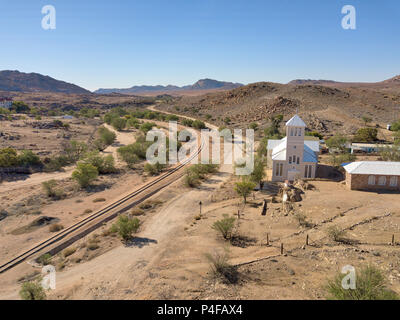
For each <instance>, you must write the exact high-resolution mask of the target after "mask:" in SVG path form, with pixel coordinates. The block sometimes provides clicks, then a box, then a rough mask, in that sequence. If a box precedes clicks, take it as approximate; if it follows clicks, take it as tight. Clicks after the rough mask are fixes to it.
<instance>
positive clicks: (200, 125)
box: [192, 120, 206, 130]
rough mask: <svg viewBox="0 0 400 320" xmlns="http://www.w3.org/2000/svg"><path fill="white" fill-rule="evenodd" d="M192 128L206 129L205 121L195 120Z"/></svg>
mask: <svg viewBox="0 0 400 320" xmlns="http://www.w3.org/2000/svg"><path fill="white" fill-rule="evenodd" d="M192 127H193V128H195V129H198V130H201V129H205V128H206V124H205V123H204V122H203V121H200V120H194V121H193V123H192Z"/></svg>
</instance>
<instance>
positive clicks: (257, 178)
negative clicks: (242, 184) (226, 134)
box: [250, 157, 266, 186]
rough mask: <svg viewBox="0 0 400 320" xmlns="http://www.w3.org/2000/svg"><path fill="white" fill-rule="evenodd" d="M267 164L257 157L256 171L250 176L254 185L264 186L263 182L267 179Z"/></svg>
mask: <svg viewBox="0 0 400 320" xmlns="http://www.w3.org/2000/svg"><path fill="white" fill-rule="evenodd" d="M264 168H265V164H264V161H263V160H262V158H261V157H256V158H255V159H254V169H253V172H252V173H251V174H250V180H251V181H252V182H254V183H259V184H260V186H262V180H263V179H264V178H265V176H266V173H265V170H264Z"/></svg>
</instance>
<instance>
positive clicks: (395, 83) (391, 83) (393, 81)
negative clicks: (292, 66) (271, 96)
mask: <svg viewBox="0 0 400 320" xmlns="http://www.w3.org/2000/svg"><path fill="white" fill-rule="evenodd" d="M288 84H289V85H290V84H291V85H320V86H326V87H336V88H348V87H358V88H360V87H366V88H377V89H384V88H386V89H393V88H400V75H398V76H395V77H393V78H390V79H388V80H384V81H380V82H339V81H333V80H311V79H307V80H306V79H296V80H293V81H290V82H289V83H288Z"/></svg>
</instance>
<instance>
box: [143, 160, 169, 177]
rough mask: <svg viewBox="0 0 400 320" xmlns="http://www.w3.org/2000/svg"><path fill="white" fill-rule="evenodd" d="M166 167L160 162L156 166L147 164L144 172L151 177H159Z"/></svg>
mask: <svg viewBox="0 0 400 320" xmlns="http://www.w3.org/2000/svg"><path fill="white" fill-rule="evenodd" d="M164 167H165V165H162V164H160V163H159V162H156V163H155V164H150V163H146V164H145V165H144V171H145V172H147V173H149V174H151V175H157V174H159V173H160V172H161V171H162V170H163V169H164Z"/></svg>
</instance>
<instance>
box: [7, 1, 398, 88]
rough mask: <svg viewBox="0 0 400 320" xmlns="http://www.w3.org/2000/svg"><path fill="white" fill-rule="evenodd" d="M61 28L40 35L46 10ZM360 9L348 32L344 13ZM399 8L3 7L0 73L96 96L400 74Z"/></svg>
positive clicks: (299, 4)
mask: <svg viewBox="0 0 400 320" xmlns="http://www.w3.org/2000/svg"><path fill="white" fill-rule="evenodd" d="M48 4H50V5H53V6H54V7H55V8H56V29H55V30H43V29H42V27H41V20H42V17H43V15H42V13H41V9H42V7H43V6H44V5H48ZM347 4H351V5H353V6H354V7H355V8H356V10H357V29H356V30H344V29H343V28H342V26H341V20H342V17H343V16H344V15H343V14H342V13H341V9H342V7H343V6H344V5H347ZM399 35H400V1H399V0H382V1H381V0H346V1H342V0H140V1H139V0H129V1H128V0H126V1H123V0H112V1H111V0H108V1H105V0H80V1H77V0H45V1H41V0H1V1H0V39H1V43H2V45H1V50H0V70H4V69H11V70H20V71H23V72H38V73H42V74H46V75H49V76H52V77H54V78H56V79H60V80H64V81H68V82H73V83H75V84H77V85H80V86H82V87H84V88H87V89H89V90H95V89H97V88H99V87H103V88H104V87H105V88H109V87H112V88H114V87H118V88H119V87H122V88H123V87H130V86H132V85H141V84H150V85H155V84H163V85H166V84H176V85H186V84H191V83H194V82H195V81H197V80H198V79H200V78H206V77H207V78H214V79H218V80H225V81H233V82H242V83H251V82H256V81H274V82H282V83H286V82H288V81H290V80H292V79H296V78H307V79H308V78H310V79H332V80H338V81H380V80H384V79H387V78H390V77H392V76H394V75H396V74H400V38H399Z"/></svg>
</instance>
